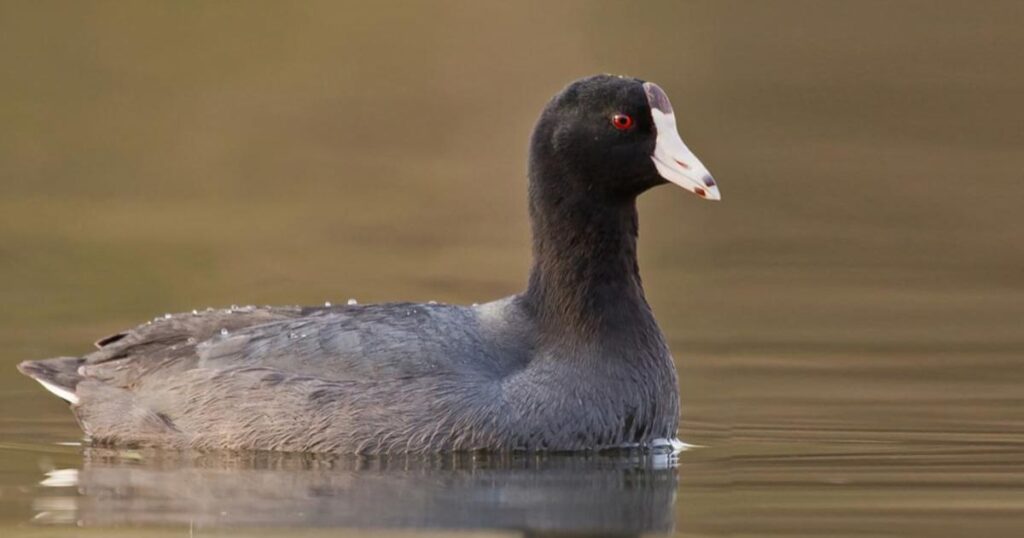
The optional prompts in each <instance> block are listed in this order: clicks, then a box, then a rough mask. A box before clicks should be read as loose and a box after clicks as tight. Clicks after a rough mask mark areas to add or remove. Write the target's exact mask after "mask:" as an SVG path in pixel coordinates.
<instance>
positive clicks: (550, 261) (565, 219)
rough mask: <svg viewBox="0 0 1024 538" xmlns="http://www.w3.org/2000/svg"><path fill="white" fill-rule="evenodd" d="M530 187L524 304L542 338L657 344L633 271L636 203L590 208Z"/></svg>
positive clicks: (579, 200) (581, 201) (587, 203)
mask: <svg viewBox="0 0 1024 538" xmlns="http://www.w3.org/2000/svg"><path fill="white" fill-rule="evenodd" d="M530 188H531V197H530V198H531V201H530V216H531V221H532V225H533V267H532V269H531V271H530V282H529V287H528V288H527V291H526V293H525V294H524V295H523V298H524V299H525V300H526V303H527V305H528V306H529V307H530V309H531V310H532V311H533V313H534V316H535V318H536V320H537V322H538V328H539V331H540V333H541V337H542V338H544V337H547V338H551V339H554V340H558V341H561V342H566V343H569V344H570V345H574V346H576V345H585V344H590V343H594V344H598V343H606V342H609V341H615V342H618V343H620V344H623V345H625V346H631V345H642V344H644V343H645V342H651V339H652V338H653V339H654V340H659V341H660V340H661V336H660V335H661V333H660V331H659V330H658V327H657V324H656V323H655V321H654V316H653V314H652V313H651V309H650V307H649V306H648V304H647V301H646V299H645V297H644V290H643V287H642V285H641V282H640V272H639V268H638V266H637V257H636V242H637V227H638V223H637V211H636V201H635V199H629V200H623V201H622V202H621V203H618V204H595V203H594V202H592V201H588V200H586V198H585V196H586V195H584V196H580V197H573V195H571V194H566V193H565V192H564V191H563V192H561V193H559V195H557V196H545V195H543V194H545V193H541V192H538V191H539V190H540V189H541V188H542V187H541V186H538V185H537V184H536V182H531V187H530ZM548 194H551V193H548Z"/></svg>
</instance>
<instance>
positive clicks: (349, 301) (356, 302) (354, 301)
mask: <svg viewBox="0 0 1024 538" xmlns="http://www.w3.org/2000/svg"><path fill="white" fill-rule="evenodd" d="M345 304H348V305H354V304H359V301H357V300H355V299H349V300H348V302H347V303H345Z"/></svg>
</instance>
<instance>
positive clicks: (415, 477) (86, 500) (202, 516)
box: [37, 448, 677, 534]
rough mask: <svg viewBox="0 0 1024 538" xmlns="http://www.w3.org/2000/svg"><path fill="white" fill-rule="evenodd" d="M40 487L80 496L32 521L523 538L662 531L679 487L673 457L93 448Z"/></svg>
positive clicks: (666, 527)
mask: <svg viewBox="0 0 1024 538" xmlns="http://www.w3.org/2000/svg"><path fill="white" fill-rule="evenodd" d="M47 480H50V481H51V485H53V486H56V487H69V486H74V485H77V487H78V495H77V496H76V497H72V498H69V499H67V500H68V501H70V500H72V499H74V502H73V503H65V504H64V506H65V507H66V509H65V510H50V511H41V513H40V514H38V515H37V521H46V520H48V519H49V520H50V522H54V523H59V522H62V521H63V522H71V521H73V522H74V523H77V524H79V525H86V526H93V525H99V526H109V525H142V524H146V525H152V524H160V525H177V524H181V525H192V526H194V527H204V526H205V527H215V526H267V525H274V526H289V527H294V526H300V527H301V526H309V527H328V526H329V527H351V528H368V527H374V528H432V529H496V530H502V529H504V530H522V531H526V532H527V533H529V534H536V533H540V534H543V533H544V532H545V531H552V532H558V533H561V532H571V533H577V532H584V533H585V532H596V533H600V534H635V533H641V532H659V531H660V532H665V531H669V530H671V528H672V526H673V517H672V514H673V501H674V497H675V491H676V484H677V477H676V456H674V455H669V454H639V453H617V454H601V455H591V456H582V457H581V456H555V455H548V456H526V455H521V456H495V455H454V456H453V455H447V456H443V457H441V456H437V457H388V458H357V457H338V456H330V457H327V456H311V455H297V454H280V453H204V454H195V453H180V452H161V451H126V450H111V449H100V448H87V449H85V452H84V462H83V467H82V469H81V470H80V471H79V472H78V473H77V474H76V473H74V471H73V470H62V471H56V473H51V476H50V477H48V478H47ZM43 485H46V481H44V484H43ZM51 491H52V490H51ZM52 498H53V497H51V499H52ZM69 511H73V512H74V513H69Z"/></svg>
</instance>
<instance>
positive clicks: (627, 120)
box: [612, 114, 633, 131]
mask: <svg viewBox="0 0 1024 538" xmlns="http://www.w3.org/2000/svg"><path fill="white" fill-rule="evenodd" d="M612 125H613V126H615V128H616V129H618V130H620V131H625V130H626V129H629V128H630V127H632V126H633V118H631V117H629V116H627V115H625V114H616V115H614V116H612Z"/></svg>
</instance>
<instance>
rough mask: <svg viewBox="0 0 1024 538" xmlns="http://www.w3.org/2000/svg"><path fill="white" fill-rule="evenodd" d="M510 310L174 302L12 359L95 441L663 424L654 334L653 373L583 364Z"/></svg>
mask: <svg viewBox="0 0 1024 538" xmlns="http://www.w3.org/2000/svg"><path fill="white" fill-rule="evenodd" d="M522 308H523V307H522V303H521V301H520V300H519V299H518V297H510V298H507V299H504V300H501V301H496V302H493V303H488V304H484V305H480V306H475V307H462V306H453V305H444V304H382V305H365V306H364V305H352V306H337V307H328V308H307V309H301V308H298V307H280V308H271V307H266V308H251V307H249V308H241V309H226V310H214V311H205V312H199V313H198V314H187V313H186V314H177V315H174V316H171V317H170V318H167V319H163V318H160V319H158V320H156V321H153V322H151V323H148V324H145V325H142V326H139V327H137V328H135V329H133V330H131V331H129V332H126V333H122V334H119V335H115V336H113V337H109V338H106V339H104V340H101V341H100V342H99V343H98V344H97V345H98V346H100V347H99V349H98V350H97V351H95V352H93V353H90V354H88V355H86V356H84V357H81V358H78V357H65V358H57V359H49V360H46V361H35V362H26V363H23V364H22V366H21V369H22V371H24V372H25V373H26V374H28V375H30V376H33V377H36V378H41V379H50V380H51V383H53V384H57V385H58V386H62V387H67V388H69V389H70V390H72V391H73V392H74V393H75V395H76V396H77V403H73V405H72V409H73V410H74V413H75V416H76V417H77V418H78V421H79V423H80V424H81V426H82V428H83V430H84V431H85V432H86V434H87V435H88V437H89V438H90V439H91V440H92V441H93V442H94V443H99V444H112V445H143V446H170V447H180V448H197V449H268V450H286V451H310V452H358V453H395V452H421V453H422V452H438V451H454V450H498V451H512V450H580V449H596V448H602V447H615V446H624V445H634V444H641V445H650V444H652V443H659V442H660V439H667V438H671V437H672V436H673V435H674V434H675V431H676V417H677V415H678V410H677V408H676V404H675V402H677V401H678V397H677V394H676V390H677V389H676V378H675V369H674V367H673V365H672V361H671V358H670V356H669V355H668V352H667V349H666V348H665V347H664V345H661V346H659V351H660V353H658V356H652V357H648V358H647V359H649V360H650V361H651V362H652V363H653V364H656V365H659V366H660V367H659V368H658V371H657V372H640V371H637V368H636V365H637V364H638V362H637V361H636V360H628V361H623V360H594V359H597V358H596V357H591V356H589V355H588V356H587V360H586V362H587V364H585V363H584V362H585V361H582V360H580V359H579V357H572V356H569V355H566V354H567V353H586V352H587V350H583V349H576V350H575V351H571V350H561V349H558V346H557V345H556V346H551V347H546V346H545V345H544V344H543V343H540V342H536V341H534V339H533V338H532V335H536V334H538V333H537V331H536V330H535V328H534V327H532V326H531V322H530V316H528V315H526V313H525V312H522V311H521V310H522ZM222 329H224V330H225V331H224V332H226V333H227V334H222ZM559 354H562V356H557V355H559ZM590 362H593V363H597V364H603V365H605V366H606V368H605V369H604V370H606V371H602V370H597V371H595V370H594V369H593V368H592V367H591V365H590ZM647 362H648V361H647V360H644V361H643V363H647ZM573 365H575V366H576V367H572V366H573ZM567 366H569V367H567ZM651 374H654V375H651ZM658 402H664V403H666V404H667V405H665V406H664V407H659V406H658V405H652V404H657V403H658Z"/></svg>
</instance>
